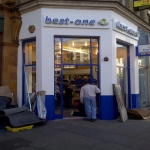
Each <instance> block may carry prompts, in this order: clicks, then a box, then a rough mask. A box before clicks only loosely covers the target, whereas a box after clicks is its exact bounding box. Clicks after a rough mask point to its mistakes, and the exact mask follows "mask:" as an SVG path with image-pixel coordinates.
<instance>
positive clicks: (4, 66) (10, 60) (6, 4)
mask: <svg viewBox="0 0 150 150" xmlns="http://www.w3.org/2000/svg"><path fill="white" fill-rule="evenodd" d="M16 2H17V0H16V1H15V0H9V1H8V0H3V1H2V4H1V5H0V10H1V11H0V15H1V16H3V17H4V18H5V19H4V31H3V34H2V40H1V41H0V45H1V57H2V60H1V64H0V65H1V67H0V68H1V71H0V74H1V75H0V76H1V78H0V80H1V81H0V86H9V88H10V90H11V92H12V93H13V96H14V100H15V102H16V103H17V51H18V46H19V44H18V36H19V31H20V27H21V17H20V14H19V12H18V8H17V7H16Z"/></svg>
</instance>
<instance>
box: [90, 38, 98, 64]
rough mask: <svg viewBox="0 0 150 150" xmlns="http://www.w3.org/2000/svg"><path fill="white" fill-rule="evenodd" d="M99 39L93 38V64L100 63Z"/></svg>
mask: <svg viewBox="0 0 150 150" xmlns="http://www.w3.org/2000/svg"><path fill="white" fill-rule="evenodd" d="M98 54H99V53H98V40H97V39H92V64H98Z"/></svg>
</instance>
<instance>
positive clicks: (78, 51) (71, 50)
mask: <svg viewBox="0 0 150 150" xmlns="http://www.w3.org/2000/svg"><path fill="white" fill-rule="evenodd" d="M63 50H64V51H68V52H76V53H84V54H88V53H87V52H85V51H83V50H81V49H75V50H74V49H68V48H63Z"/></svg>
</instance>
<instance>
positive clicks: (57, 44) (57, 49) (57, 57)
mask: <svg viewBox="0 0 150 150" xmlns="http://www.w3.org/2000/svg"><path fill="white" fill-rule="evenodd" d="M55 64H61V40H60V38H55Z"/></svg>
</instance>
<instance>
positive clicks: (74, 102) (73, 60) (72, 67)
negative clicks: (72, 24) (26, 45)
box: [54, 37, 99, 119]
mask: <svg viewBox="0 0 150 150" xmlns="http://www.w3.org/2000/svg"><path fill="white" fill-rule="evenodd" d="M98 41H99V39H98V38H67V37H55V56H54V57H55V83H54V85H55V119H57V118H77V117H85V116H84V115H81V116H72V115H71V113H72V111H75V112H79V110H78V107H77V106H78V104H79V103H80V89H81V87H82V86H83V84H84V80H88V81H89V82H90V83H91V84H95V85H97V86H98V87H99V69H98V68H99V65H98V64H99V63H98V62H99V61H98V56H99V45H98V43H99V42H98ZM68 87H69V89H71V90H70V94H69V96H68V90H67V89H68ZM97 108H99V96H97ZM98 112H99V111H98Z"/></svg>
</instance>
